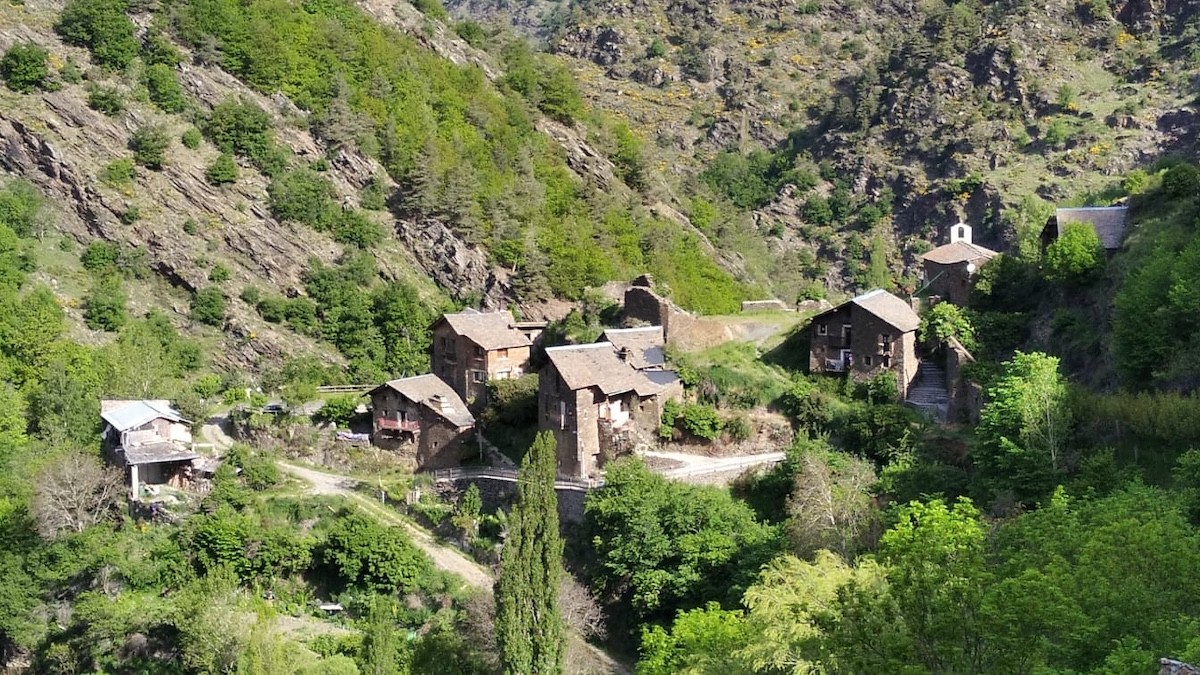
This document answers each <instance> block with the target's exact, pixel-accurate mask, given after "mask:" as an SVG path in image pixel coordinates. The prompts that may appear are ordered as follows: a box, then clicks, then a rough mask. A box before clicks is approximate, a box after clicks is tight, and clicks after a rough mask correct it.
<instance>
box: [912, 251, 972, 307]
mask: <svg viewBox="0 0 1200 675" xmlns="http://www.w3.org/2000/svg"><path fill="white" fill-rule="evenodd" d="M922 264H923V266H924V272H925V278H926V279H932V280H933V281H932V282H930V283H929V286H928V287H927V288H928V290H929V295H931V296H934V295H936V296H937V297H939V298H941V299H943V300H946V301H947V302H950V303H952V304H955V305H958V306H960V307H963V306H965V305H966V304H967V302H968V300H969V299H970V297H971V286H972V283H973V279H974V277H975V273H974V272H972V271H970V270H969V269H968V268H967V266H968V265H969V264H970V263H967V262H956V263H950V264H942V263H937V262H934V261H932V260H925V261H923V263H922ZM975 271H978V270H975Z"/></svg>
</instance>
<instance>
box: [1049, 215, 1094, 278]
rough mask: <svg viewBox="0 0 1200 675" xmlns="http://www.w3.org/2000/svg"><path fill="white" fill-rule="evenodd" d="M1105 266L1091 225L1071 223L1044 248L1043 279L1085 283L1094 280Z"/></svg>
mask: <svg viewBox="0 0 1200 675" xmlns="http://www.w3.org/2000/svg"><path fill="white" fill-rule="evenodd" d="M1103 262H1104V248H1103V247H1102V246H1101V245H1100V237H1099V235H1097V234H1096V230H1095V228H1094V227H1093V226H1092V225H1091V224H1090V223H1070V224H1068V225H1067V229H1066V230H1065V231H1063V232H1062V234H1060V235H1059V237H1058V239H1057V240H1055V241H1054V243H1052V244H1050V246H1048V247H1046V259H1045V263H1046V276H1048V277H1049V278H1050V279H1053V280H1055V281H1061V282H1066V283H1086V282H1088V281H1091V280H1092V279H1094V278H1095V276H1096V274H1097V273H1098V272H1099V271H1100V268H1101V266H1102V264H1103Z"/></svg>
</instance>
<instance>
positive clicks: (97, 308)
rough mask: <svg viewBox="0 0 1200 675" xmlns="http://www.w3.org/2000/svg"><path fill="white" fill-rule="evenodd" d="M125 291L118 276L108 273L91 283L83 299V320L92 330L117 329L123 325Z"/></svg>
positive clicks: (124, 319) (124, 318) (124, 317)
mask: <svg viewBox="0 0 1200 675" xmlns="http://www.w3.org/2000/svg"><path fill="white" fill-rule="evenodd" d="M125 302H126V298H125V291H124V290H122V289H121V279H120V277H118V276H116V275H114V274H109V275H105V276H103V277H101V278H100V279H98V280H97V281H96V282H95V284H93V285H92V288H91V290H90V291H88V294H87V295H86V296H84V300H83V306H84V308H83V320H84V322H85V323H86V324H87V327H88V328H91V329H92V330H105V331H117V330H120V329H121V327H122V326H124V325H125V321H126V319H127V317H126V314H125Z"/></svg>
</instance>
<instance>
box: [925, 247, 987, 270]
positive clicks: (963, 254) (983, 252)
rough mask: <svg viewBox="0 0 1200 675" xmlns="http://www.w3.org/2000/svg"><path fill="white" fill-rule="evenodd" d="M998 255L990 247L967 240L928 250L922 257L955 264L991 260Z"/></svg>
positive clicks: (946, 263) (945, 263) (941, 262)
mask: <svg viewBox="0 0 1200 675" xmlns="http://www.w3.org/2000/svg"><path fill="white" fill-rule="evenodd" d="M997 255H999V254H998V253H996V252H995V251H993V250H992V249H990V248H984V247H983V246H980V245H978V244H969V243H967V242H965V241H956V242H954V243H952V244H946V245H945V246H939V247H937V248H935V249H933V250H932V251H928V252H926V253H925V255H923V256H921V259H922V260H928V261H929V262H933V263H937V264H939V265H954V264H956V263H961V262H971V261H974V260H981V259H982V260H991V259H992V258H994V257H996V256H997Z"/></svg>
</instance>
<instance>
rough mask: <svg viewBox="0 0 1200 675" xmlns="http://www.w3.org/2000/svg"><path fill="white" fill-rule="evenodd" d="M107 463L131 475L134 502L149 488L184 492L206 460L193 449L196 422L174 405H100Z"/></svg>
mask: <svg viewBox="0 0 1200 675" xmlns="http://www.w3.org/2000/svg"><path fill="white" fill-rule="evenodd" d="M100 418H101V419H102V420H104V431H103V433H102V434H101V438H102V440H103V446H104V450H105V456H106V458H107V459H108V460H109V461H110V462H112V463H113V464H115V465H116V466H119V467H122V468H124V469H125V470H126V477H127V479H128V481H129V497H130V499H138V498H140V497H141V496H142V486H144V485H164V484H165V485H171V486H172V487H185V486H186V485H187V484H188V483H190V482H191V480H192V475H193V464H194V463H195V462H197V461H202V458H201V456H200V454H199V453H198V452H196V449H195V447H194V445H193V443H192V429H191V422H189V421H188V420H186V419H184V418H183V416H182V415H180V414H179V412H178V411H177V410H175V409H174V408H172V407H171V402H170V401H164V400H144V401H120V400H109V401H101V402H100Z"/></svg>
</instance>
